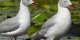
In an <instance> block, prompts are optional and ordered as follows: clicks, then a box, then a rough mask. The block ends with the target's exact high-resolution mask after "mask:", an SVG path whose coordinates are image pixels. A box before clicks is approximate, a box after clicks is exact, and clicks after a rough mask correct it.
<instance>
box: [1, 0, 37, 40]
mask: <svg viewBox="0 0 80 40" xmlns="http://www.w3.org/2000/svg"><path fill="white" fill-rule="evenodd" d="M30 4H36V5H37V3H35V2H33V1H32V0H21V1H20V9H19V12H18V14H17V15H16V16H15V17H13V18H9V19H7V20H5V21H3V22H1V23H0V35H1V36H8V37H15V40H16V37H17V36H21V35H23V34H26V32H27V30H28V29H29V27H30V12H29V10H28V5H30Z"/></svg>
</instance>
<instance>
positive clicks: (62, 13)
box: [31, 0, 76, 40]
mask: <svg viewBox="0 0 80 40" xmlns="http://www.w3.org/2000/svg"><path fill="white" fill-rule="evenodd" d="M69 6H71V7H73V8H76V6H75V5H73V4H72V3H71V2H70V0H59V2H58V12H57V13H56V14H55V15H54V16H52V17H51V18H50V19H49V20H47V21H46V22H45V23H44V24H43V25H42V27H41V29H40V30H39V31H37V32H36V33H34V34H33V35H32V36H31V40H40V39H41V38H43V39H45V40H59V39H60V38H61V37H63V36H64V35H65V34H66V33H67V32H68V30H69V28H70V25H71V14H70V12H69V10H68V7H69Z"/></svg>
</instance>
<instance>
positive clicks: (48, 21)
mask: <svg viewBox="0 0 80 40" xmlns="http://www.w3.org/2000/svg"><path fill="white" fill-rule="evenodd" d="M54 24H55V22H54V21H53V19H52V18H51V19H49V20H47V21H46V22H45V23H44V24H43V25H42V27H41V29H45V28H49V27H51V26H53V25H54Z"/></svg>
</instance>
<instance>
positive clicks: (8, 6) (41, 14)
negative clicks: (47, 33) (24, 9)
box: [0, 0, 80, 35]
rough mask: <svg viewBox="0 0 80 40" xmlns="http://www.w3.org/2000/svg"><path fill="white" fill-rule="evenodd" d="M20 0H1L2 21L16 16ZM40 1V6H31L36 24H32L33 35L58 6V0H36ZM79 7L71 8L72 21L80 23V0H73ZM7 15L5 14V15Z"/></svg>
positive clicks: (0, 18) (30, 32)
mask: <svg viewBox="0 0 80 40" xmlns="http://www.w3.org/2000/svg"><path fill="white" fill-rule="evenodd" d="M19 1H20V0H0V22H2V21H3V20H5V19H7V18H11V17H14V16H15V15H16V14H17V12H18V10H19ZM34 1H36V2H38V3H39V5H40V6H38V7H37V6H33V5H31V6H29V9H30V12H31V21H32V22H33V23H34V25H32V26H31V28H30V30H29V31H28V34H29V35H31V34H33V33H34V32H36V31H38V30H39V29H40V27H41V25H42V24H43V23H44V22H45V21H46V20H48V19H49V18H50V17H51V16H52V15H54V14H55V13H56V12H57V10H58V8H57V2H58V0H34ZM71 1H72V3H74V4H75V5H76V6H77V8H76V9H73V8H69V9H70V12H71V14H72V22H73V23H75V24H78V23H80V7H79V6H80V5H79V3H80V0H71ZM4 15H5V16H4Z"/></svg>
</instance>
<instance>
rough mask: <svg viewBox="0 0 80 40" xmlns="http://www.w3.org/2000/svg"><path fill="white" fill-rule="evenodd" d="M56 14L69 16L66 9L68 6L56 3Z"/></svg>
mask: <svg viewBox="0 0 80 40" xmlns="http://www.w3.org/2000/svg"><path fill="white" fill-rule="evenodd" d="M56 15H57V16H59V17H60V16H63V17H67V16H68V17H69V18H70V17H71V15H70V12H69V10H68V8H65V7H61V6H60V4H59V3H58V12H57V14H56Z"/></svg>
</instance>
